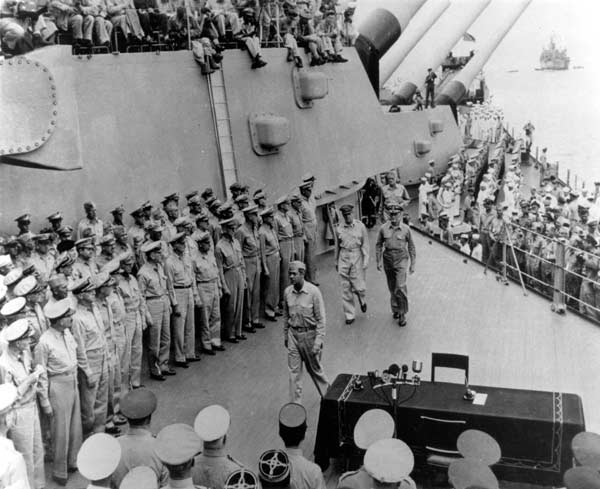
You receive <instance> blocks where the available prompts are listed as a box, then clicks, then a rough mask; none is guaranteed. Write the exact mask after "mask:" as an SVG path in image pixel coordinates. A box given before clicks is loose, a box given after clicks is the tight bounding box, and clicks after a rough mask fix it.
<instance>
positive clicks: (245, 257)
mask: <svg viewBox="0 0 600 489" xmlns="http://www.w3.org/2000/svg"><path fill="white" fill-rule="evenodd" d="M257 257H258V253H255V254H254V255H244V260H249V259H250V258H257Z"/></svg>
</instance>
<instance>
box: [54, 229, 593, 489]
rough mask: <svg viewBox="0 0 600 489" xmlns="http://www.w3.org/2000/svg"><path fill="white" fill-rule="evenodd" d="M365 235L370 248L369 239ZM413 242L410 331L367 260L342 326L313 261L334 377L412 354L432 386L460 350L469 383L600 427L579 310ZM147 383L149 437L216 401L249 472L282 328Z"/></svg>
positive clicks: (277, 399) (587, 331)
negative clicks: (558, 395)
mask: <svg viewBox="0 0 600 489" xmlns="http://www.w3.org/2000/svg"><path fill="white" fill-rule="evenodd" d="M371 238H372V239H371V242H372V243H374V238H375V236H374V235H372V236H371ZM415 243H416V247H417V264H416V273H415V274H414V275H412V276H410V277H409V284H408V287H409V298H410V312H409V315H408V326H407V327H406V328H399V327H398V326H397V325H396V322H395V321H394V320H393V319H392V316H391V313H390V309H389V303H388V297H389V296H388V292H387V287H386V284H385V278H384V276H383V274H382V273H379V272H377V270H376V268H375V266H374V260H372V262H371V264H370V267H369V270H368V273H367V284H368V287H369V290H368V297H369V302H368V304H369V310H368V312H367V313H366V314H364V315H362V314H360V313H359V315H358V318H357V321H356V322H355V323H354V324H352V325H351V326H347V325H346V324H345V323H344V317H343V314H342V308H341V300H340V293H339V286H338V284H339V282H338V279H337V277H336V275H335V271H334V269H333V263H332V261H333V256H332V255H331V254H326V255H323V256H322V257H321V260H320V265H321V266H320V277H319V281H320V283H321V290H322V292H323V295H324V298H325V302H326V312H327V319H328V322H327V337H326V340H325V352H324V357H323V358H324V368H325V372H326V373H327V374H328V375H329V376H330V378H331V380H333V379H334V378H335V377H336V376H337V375H338V374H339V373H342V372H355V373H362V374H364V373H366V372H367V371H368V370H375V369H379V370H382V369H384V368H386V367H387V366H388V365H390V364H391V363H398V364H402V363H408V364H410V362H411V360H413V359H417V360H422V361H423V373H422V374H421V375H422V378H424V379H428V378H429V377H430V368H429V367H430V365H429V364H430V361H431V353H432V352H452V353H463V354H468V355H469V357H470V381H471V383H473V384H475V385H489V386H497V387H510V388H518V389H531V390H545V391H557V392H571V393H575V394H578V395H580V396H581V398H582V400H583V408H584V413H585V417H586V428H587V429H588V430H590V431H596V432H598V431H600V411H599V410H598V409H596V406H597V405H598V404H600V390H599V389H597V378H598V376H597V372H598V371H599V369H600V356H599V355H598V354H597V346H596V345H598V344H600V329H599V328H598V327H597V326H596V325H594V324H592V323H590V322H588V321H586V320H585V319H582V318H581V317H578V316H576V315H573V314H566V315H564V316H561V315H557V314H555V313H553V312H551V310H550V303H549V302H548V301H547V300H546V299H544V298H542V297H539V296H537V295H534V294H530V295H528V296H527V297H524V296H523V292H522V290H521V289H520V287H519V286H518V285H517V284H514V283H511V284H510V285H509V286H504V285H500V284H499V283H498V282H496V280H495V279H494V276H493V274H491V275H487V276H486V275H483V268H482V267H481V266H480V265H479V264H477V263H475V262H473V261H471V260H468V261H467V263H463V256H462V255H460V254H458V253H456V252H455V251H453V250H451V249H449V248H446V247H444V246H441V245H439V244H436V243H432V244H430V243H429V240H428V238H426V237H424V236H422V235H420V234H418V233H415ZM373 247H374V246H373ZM372 252H373V254H374V249H372ZM436 378H437V375H436ZM440 380H442V381H443V380H457V381H458V379H457V378H452V379H450V378H444V377H442V378H440ZM144 383H145V384H146V386H147V387H149V388H150V389H152V390H153V391H154V392H156V394H157V395H158V398H159V402H158V409H157V412H156V414H155V417H154V419H153V423H152V428H153V430H154V431H155V432H156V431H158V430H159V429H160V428H162V427H163V426H165V425H167V424H170V423H174V422H184V423H190V424H193V421H194V417H195V415H196V413H197V412H198V411H199V410H200V409H201V408H203V407H205V406H207V405H209V404H212V403H220V404H223V405H224V406H226V407H227V409H229V410H230V412H231V415H232V422H231V430H230V432H229V437H228V443H229V448H230V450H231V453H232V454H233V455H234V456H235V457H236V458H237V459H239V460H240V461H241V462H243V463H245V464H248V466H249V467H252V468H256V463H257V459H258V456H259V455H260V453H262V451H264V450H266V449H268V448H272V447H280V446H282V445H281V441H280V440H279V438H278V435H277V429H278V425H277V413H278V411H279V409H280V407H281V406H282V405H283V404H284V403H285V402H287V400H288V373H287V364H286V353H285V350H284V348H283V334H282V327H281V322H278V323H268V324H267V328H266V329H264V330H261V331H259V332H258V333H257V334H254V335H249V339H248V341H245V342H244V343H243V344H240V345H230V346H229V347H228V350H227V351H226V352H225V353H221V354H219V355H218V356H215V357H204V358H203V359H202V361H201V362H199V363H195V364H192V366H191V368H189V369H188V370H182V369H178V373H177V376H176V377H169V379H168V380H167V381H166V382H154V381H151V380H147V379H146V380H144ZM304 389H305V396H304V405H305V407H306V408H307V411H308V415H309V420H308V423H309V424H308V426H309V430H308V433H307V439H306V441H305V444H304V450H305V452H306V453H307V454H309V455H312V451H313V448H314V443H315V433H316V427H317V419H318V415H319V398H318V395H317V393H316V389H315V388H314V386H313V385H312V383H311V381H310V379H309V378H308V377H305V379H304ZM339 470H340V469H339V467H332V468H331V469H329V470H328V472H327V474H326V476H327V479H328V487H335V481H336V480H337V475H339ZM47 473H48V472H47ZM72 479H73V480H72V481H70V483H69V486H68V487H70V488H74V487H83V486H84V485H83V481H82V480H81V479H80V478H79V476H77V477H72ZM48 487H49V488H53V487H55V485H54V484H53V483H49V485H48ZM503 487H514V486H511V485H506V486H504V485H503ZM519 487H523V486H519Z"/></svg>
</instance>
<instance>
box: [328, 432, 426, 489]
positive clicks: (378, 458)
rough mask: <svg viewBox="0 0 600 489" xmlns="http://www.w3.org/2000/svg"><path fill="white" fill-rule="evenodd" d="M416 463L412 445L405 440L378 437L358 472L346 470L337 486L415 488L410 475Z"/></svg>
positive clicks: (347, 488) (340, 488)
mask: <svg viewBox="0 0 600 489" xmlns="http://www.w3.org/2000/svg"><path fill="white" fill-rule="evenodd" d="M414 463H415V460H414V456H413V454H412V452H411V450H410V448H409V447H408V445H407V444H406V443H404V442H403V441H402V440H398V439H395V438H386V439H382V440H378V441H375V442H374V443H372V444H371V445H370V446H369V448H368V449H367V452H366V453H365V457H364V464H363V466H362V467H361V468H360V469H359V470H357V471H355V472H347V473H345V474H343V475H342V476H341V477H340V480H339V482H338V486H337V488H338V489H342V488H343V489H363V488H365V487H370V488H373V489H379V488H381V489H383V488H398V489H416V487H417V486H416V484H415V482H414V481H413V480H412V479H411V478H410V477H409V474H410V473H411V472H412V469H413V467H414Z"/></svg>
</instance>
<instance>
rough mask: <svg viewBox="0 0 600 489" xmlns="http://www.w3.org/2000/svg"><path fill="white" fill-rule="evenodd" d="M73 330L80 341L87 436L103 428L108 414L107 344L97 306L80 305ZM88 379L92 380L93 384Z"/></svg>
mask: <svg viewBox="0 0 600 489" xmlns="http://www.w3.org/2000/svg"><path fill="white" fill-rule="evenodd" d="M71 330H72V332H73V337H74V338H75V341H76V342H77V365H78V367H79V396H80V401H81V424H82V428H83V434H84V437H85V436H87V435H89V434H91V433H101V432H103V431H104V427H105V425H106V417H107V413H108V380H109V377H108V346H107V344H106V338H105V337H104V324H103V322H102V318H101V316H100V311H98V308H97V307H96V306H95V305H94V306H92V308H91V310H90V309H87V308H85V307H83V306H81V305H78V306H77V310H76V312H75V314H74V315H73V326H72V328H71ZM89 382H92V383H93V386H92V387H90V385H89Z"/></svg>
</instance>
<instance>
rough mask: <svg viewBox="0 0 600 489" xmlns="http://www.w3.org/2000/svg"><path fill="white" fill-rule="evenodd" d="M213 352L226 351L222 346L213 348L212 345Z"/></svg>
mask: <svg viewBox="0 0 600 489" xmlns="http://www.w3.org/2000/svg"><path fill="white" fill-rule="evenodd" d="M215 350H216V351H225V350H226V348H225V347H224V346H222V345H219V346H215V345H213V347H212V351H215Z"/></svg>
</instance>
